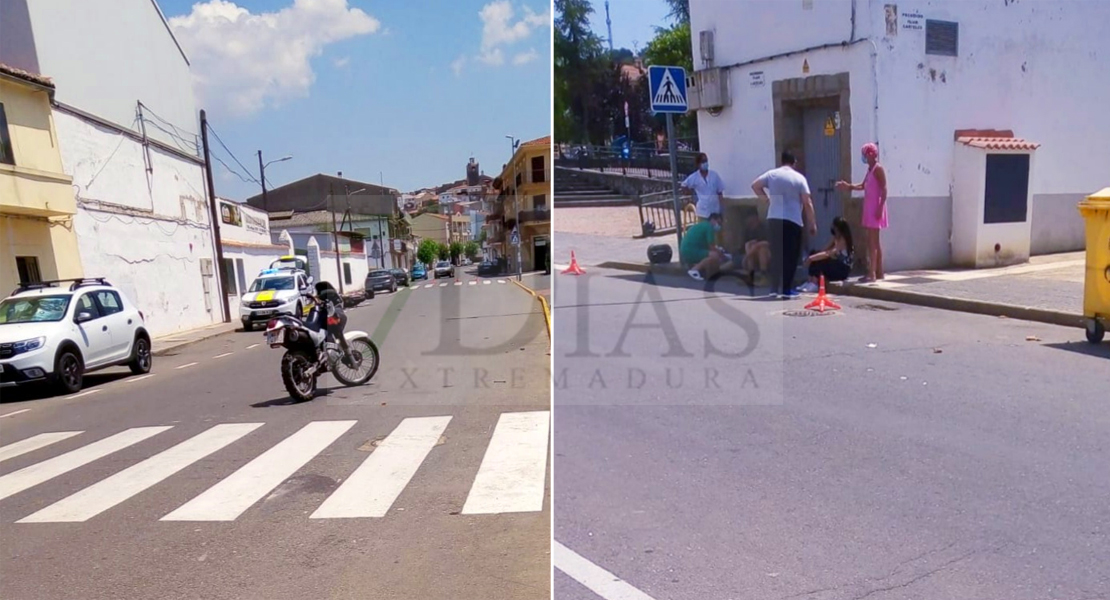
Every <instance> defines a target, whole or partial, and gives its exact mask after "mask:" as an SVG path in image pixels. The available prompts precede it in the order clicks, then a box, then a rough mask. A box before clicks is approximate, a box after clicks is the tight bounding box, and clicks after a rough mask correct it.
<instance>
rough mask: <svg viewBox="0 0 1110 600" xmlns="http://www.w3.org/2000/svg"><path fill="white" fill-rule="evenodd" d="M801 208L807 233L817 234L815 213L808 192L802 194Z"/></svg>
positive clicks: (811, 198)
mask: <svg viewBox="0 0 1110 600" xmlns="http://www.w3.org/2000/svg"><path fill="white" fill-rule="evenodd" d="M802 210H803V213H804V215H805V221H806V223H808V225H809V234H810V235H816V234H817V213H816V211H814V210H813V196H810V195H809V194H808V193H806V194H802Z"/></svg>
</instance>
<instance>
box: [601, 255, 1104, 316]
mask: <svg viewBox="0 0 1110 600" xmlns="http://www.w3.org/2000/svg"><path fill="white" fill-rule="evenodd" d="M597 267H598V268H600V269H617V270H621V271H635V272H638V273H681V269H679V268H677V267H676V266H674V265H673V263H672V264H665V265H650V264H646V263H629V262H619V261H611V262H604V263H601V264H599V265H597ZM828 289H829V293H833V292H836V293H837V294H839V295H841V296H851V297H855V298H867V299H869V300H882V301H885V302H897V303H900V304H910V305H913V306H924V307H926V308H936V309H939V310H950V311H954V312H964V313H971V314H977V315H986V316H990V317H1006V318H1008V319H1019V320H1022V321H1033V322H1036V323H1047V324H1049V325H1059V326H1061V327H1078V328H1083V327H1085V326H1086V324H1085V319H1084V317H1083V315H1080V314H1078V313H1067V312H1062V311H1058V310H1050V309H1047V308H1035V307H1031V306H1019V305H1016V304H1002V303H999V302H988V301H985V300H969V299H966V298H953V297H950V296H938V295H936V294H926V293H923V292H911V291H908V290H903V289H890V288H880V287H870V286H862V285H844V284H842V283H830V284H828Z"/></svg>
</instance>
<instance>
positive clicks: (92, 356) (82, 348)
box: [0, 278, 154, 394]
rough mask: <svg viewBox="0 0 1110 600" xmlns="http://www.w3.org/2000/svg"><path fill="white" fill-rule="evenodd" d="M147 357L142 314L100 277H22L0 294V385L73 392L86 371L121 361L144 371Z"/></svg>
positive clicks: (147, 368) (147, 367)
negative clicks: (36, 279) (0, 298)
mask: <svg viewBox="0 0 1110 600" xmlns="http://www.w3.org/2000/svg"><path fill="white" fill-rule="evenodd" d="M63 284H69V285H63ZM153 361H154V359H153V358H152V355H151V351H150V334H149V333H147V330H146V318H145V317H144V316H143V313H142V312H141V311H140V310H139V309H138V308H136V307H135V305H134V304H132V303H131V301H130V300H128V299H127V297H126V296H125V295H124V294H123V293H122V292H121V291H120V290H118V289H116V288H115V287H113V286H112V285H111V284H110V283H108V282H107V281H105V280H104V279H100V278H97V279H61V280H56V281H41V282H36V283H25V284H20V286H19V288H18V289H17V290H16V291H15V292H14V293H12V295H11V296H9V297H7V298H5V299H4V300H3V301H0V387H8V386H16V385H24V384H34V383H40V382H41V383H51V384H54V385H55V386H56V387H57V388H58V389H59V391H61V392H63V393H68V394H73V393H76V392H79V391H80V390H81V387H82V385H83V383H84V377H85V373H88V372H90V371H95V370H97V369H104V368H107V367H113V366H116V365H127V366H129V367H130V368H131V372H133V373H135V374H142V373H147V372H149V371H150V367H151V366H152V365H153Z"/></svg>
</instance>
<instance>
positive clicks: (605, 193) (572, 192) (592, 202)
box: [553, 169, 636, 208]
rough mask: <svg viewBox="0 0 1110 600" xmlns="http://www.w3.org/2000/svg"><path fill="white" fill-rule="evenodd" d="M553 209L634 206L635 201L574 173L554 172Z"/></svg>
mask: <svg viewBox="0 0 1110 600" xmlns="http://www.w3.org/2000/svg"><path fill="white" fill-rule="evenodd" d="M554 183H555V199H554V202H553V206H554V207H555V208H571V207H579V208H581V207H599V206H635V205H636V201H635V200H634V199H632V198H629V197H628V196H624V195H621V194H619V193H617V192H615V191H613V190H611V189H608V188H606V187H604V186H601V185H599V184H596V183H593V182H591V181H589V180H588V179H586V178H585V177H583V176H582V175H581V174H579V173H576V172H574V171H567V170H563V169H559V170H556V172H555V182H554Z"/></svg>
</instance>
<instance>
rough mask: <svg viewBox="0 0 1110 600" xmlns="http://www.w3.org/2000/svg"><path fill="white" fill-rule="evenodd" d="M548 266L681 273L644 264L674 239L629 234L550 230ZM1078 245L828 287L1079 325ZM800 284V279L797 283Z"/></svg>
mask: <svg viewBox="0 0 1110 600" xmlns="http://www.w3.org/2000/svg"><path fill="white" fill-rule="evenodd" d="M557 235H558V244H557V248H558V255H557V256H556V261H555V262H557V263H558V264H555V263H553V264H552V267H553V270H554V271H556V272H559V271H562V270H563V269H565V268H566V266H567V264H568V263H569V262H570V251H571V250H574V251H575V256H576V258H577V259H578V262H579V264H580V265H582V267H584V268H586V269H587V270H589V268H590V267H595V268H602V269H616V270H623V271H637V272H641V273H648V272H652V273H661V274H671V275H683V274H685V269H683V268H682V267H681V265H679V264H678V263H677V262H675V260H676V259H672V262H671V263H670V264H665V265H651V264H650V263H648V262H647V247H648V246H649V245H650V244H652V243H670V244H671V246H672V248H673V247H674V238H673V237H668V238H655V239H650V240H633V239H630V238H628V237H616V236H610V235H594V234H585V233H564V232H562V231H560V232H559V233H558V234H557ZM1085 260H1086V259H1085V253H1084V252H1069V253H1063V254H1051V255H1044V256H1034V257H1033V258H1032V259H1031V260H1030V261H1029V262H1028V263H1026V264H1023V265H1015V266H1012V267H1002V268H997V269H943V270H932V271H903V272H898V273H889V274H887V277H886V280H884V281H881V282H878V283H872V284H860V283H854V281H855V279H853V280H852V281H851V282H848V283H834V284H830V285H829V293H830V294H834V295H837V294H839V295H843V296H855V297H860V298H869V299H873V300H883V301H887V302H899V303H903V304H914V305H918V306H927V307H930V308H939V309H944V310H955V311H960V312H970V313H977V314H985V315H992V316H1001V317H1008V318H1012V319H1024V320H1028V321H1038V322H1042V323H1050V324H1054V325H1063V326H1067V327H1082V326H1083V323H1084V322H1083V285H1084V283H1083V278H1084V268H1085V267H1084V265H1085ZM799 283H800V282H799Z"/></svg>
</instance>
